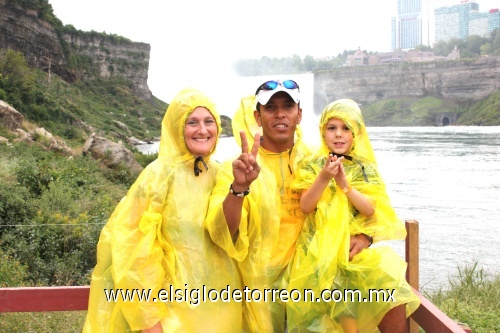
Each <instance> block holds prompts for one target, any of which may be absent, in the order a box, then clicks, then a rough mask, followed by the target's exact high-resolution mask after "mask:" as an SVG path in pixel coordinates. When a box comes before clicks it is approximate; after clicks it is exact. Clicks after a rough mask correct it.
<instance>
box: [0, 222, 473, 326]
mask: <svg viewBox="0 0 500 333" xmlns="http://www.w3.org/2000/svg"><path fill="white" fill-rule="evenodd" d="M405 224H406V230H407V237H406V250H405V252H406V253H405V255H406V261H407V262H408V270H407V273H406V274H407V275H406V278H407V280H408V282H409V283H410V285H411V286H412V287H413V288H414V291H415V293H416V294H417V296H418V297H419V298H420V301H421V304H420V307H419V308H418V309H417V310H416V311H415V312H414V313H413V314H412V315H411V317H410V318H411V319H409V323H408V325H409V331H410V333H414V332H418V327H419V326H420V327H421V328H422V329H424V330H425V332H430V333H434V332H439V333H464V332H466V333H471V330H470V329H468V328H464V327H463V325H459V324H458V323H456V322H454V321H453V320H451V319H450V318H449V317H448V316H447V315H446V314H444V313H443V312H442V311H441V310H439V309H438V308H437V307H436V306H435V305H434V304H432V303H431V302H430V301H429V300H428V299H427V298H425V297H424V296H423V295H422V294H420V293H419V292H418V291H417V290H418V261H419V258H418V237H419V235H418V222H417V221H414V220H407V221H406V223H405ZM89 291H90V287H88V286H82V287H34V288H0V312H43V311H81V310H87V308H88V298H89Z"/></svg>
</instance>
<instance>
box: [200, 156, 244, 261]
mask: <svg viewBox="0 0 500 333" xmlns="http://www.w3.org/2000/svg"><path fill="white" fill-rule="evenodd" d="M232 170H233V169H232V162H231V161H227V162H225V163H224V164H223V165H222V166H221V167H220V168H219V170H218V172H217V182H216V185H215V187H214V189H213V191H212V194H211V196H210V204H209V208H208V213H207V218H206V219H205V228H206V229H207V231H208V233H209V234H210V237H211V238H212V241H213V242H214V243H215V244H217V245H218V246H219V247H221V248H222V249H223V250H224V251H226V253H227V254H228V255H229V257H231V258H234V259H235V260H237V261H243V260H244V259H245V257H246V256H247V254H248V242H249V240H248V232H247V228H248V222H247V221H248V201H247V198H245V200H244V201H243V208H242V210H241V221H240V226H239V229H238V235H237V237H236V239H235V241H233V238H232V236H231V233H230V232H229V228H228V226H227V221H226V217H225V215H224V210H223V208H222V203H223V202H224V199H225V198H226V196H227V194H228V193H229V186H230V185H231V183H232V182H233V174H232Z"/></svg>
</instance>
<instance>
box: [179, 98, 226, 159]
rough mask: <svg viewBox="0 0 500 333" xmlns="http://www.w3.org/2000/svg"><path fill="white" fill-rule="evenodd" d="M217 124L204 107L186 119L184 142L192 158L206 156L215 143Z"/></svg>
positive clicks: (198, 108)
mask: <svg viewBox="0 0 500 333" xmlns="http://www.w3.org/2000/svg"><path fill="white" fill-rule="evenodd" d="M217 135H218V133H217V123H216V122H215V118H214V116H212V114H211V113H210V112H209V111H208V110H207V109H206V108H204V107H201V106H199V107H197V108H196V109H194V110H193V112H192V113H191V114H190V115H189V117H188V118H187V119H186V125H185V127H184V141H185V142H186V146H187V149H188V150H189V152H190V153H191V154H192V155H193V156H196V157H198V156H203V157H205V156H208V155H209V154H210V152H211V151H212V150H213V149H214V147H215V143H216V141H217Z"/></svg>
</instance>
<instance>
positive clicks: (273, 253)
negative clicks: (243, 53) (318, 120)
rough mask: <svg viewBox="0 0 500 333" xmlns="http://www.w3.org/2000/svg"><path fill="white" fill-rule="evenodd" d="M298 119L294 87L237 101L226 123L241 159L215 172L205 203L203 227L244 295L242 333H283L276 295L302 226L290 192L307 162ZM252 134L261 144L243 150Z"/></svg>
mask: <svg viewBox="0 0 500 333" xmlns="http://www.w3.org/2000/svg"><path fill="white" fill-rule="evenodd" d="M301 119H302V109H301V108H300V95H299V86H298V84H297V83H296V82H295V81H292V80H285V81H277V80H276V81H267V82H265V83H263V84H262V85H261V86H260V87H259V88H258V89H257V91H256V94H255V96H252V97H249V98H245V99H243V100H242V104H241V107H240V109H239V110H238V112H237V114H236V115H235V117H234V119H233V132H234V133H235V137H241V147H242V154H241V155H240V156H239V157H238V158H237V159H236V160H235V161H234V162H232V164H230V163H229V162H226V164H225V165H224V166H223V167H222V168H221V170H220V171H219V173H218V175H217V184H216V186H215V188H214V191H213V193H212V196H211V198H210V207H209V212H208V216H207V219H206V227H207V229H208V231H209V233H210V236H211V238H212V239H213V241H214V242H215V243H217V244H218V245H219V246H220V247H222V248H223V249H224V250H225V251H226V252H227V253H228V254H229V255H230V256H231V257H233V258H234V259H235V260H237V262H238V268H239V271H240V274H241V277H242V282H243V285H244V286H245V289H246V293H245V294H243V297H244V305H243V326H244V327H243V331H245V332H284V331H285V326H286V324H285V304H284V303H282V302H281V301H280V298H279V297H278V295H279V289H280V288H282V286H283V275H284V273H285V271H286V268H287V265H288V264H289V262H290V260H291V259H292V257H293V254H294V250H295V243H296V240H297V237H298V235H299V233H300V230H301V228H302V225H303V223H304V219H305V217H304V214H303V213H302V211H301V210H300V204H299V198H300V193H299V192H295V191H292V190H291V188H290V184H291V182H292V180H293V177H294V170H295V169H296V167H297V164H298V162H300V160H302V158H303V157H304V156H305V155H308V154H309V150H308V149H307V147H306V146H305V144H304V143H303V142H302V140H301V132H300V129H299V127H298V125H299V124H300V121H301ZM255 123H256V125H258V127H257V126H255ZM259 127H260V128H261V129H262V138H260V135H259V134H256V135H255V139H254V141H253V142H250V143H249V142H248V141H251V139H252V137H253V135H254V133H252V131H254V130H256V129H258V128H259ZM240 130H241V131H240ZM247 138H249V140H247ZM249 144H250V145H251V146H252V149H251V150H250V151H249Z"/></svg>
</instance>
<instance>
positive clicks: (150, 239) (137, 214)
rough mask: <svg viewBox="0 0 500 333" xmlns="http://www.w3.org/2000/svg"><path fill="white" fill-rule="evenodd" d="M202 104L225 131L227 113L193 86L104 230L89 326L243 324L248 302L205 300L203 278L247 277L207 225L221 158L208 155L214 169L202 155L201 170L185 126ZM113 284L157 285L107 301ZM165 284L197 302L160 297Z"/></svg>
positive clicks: (225, 327) (229, 280)
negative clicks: (146, 297) (147, 295)
mask: <svg viewBox="0 0 500 333" xmlns="http://www.w3.org/2000/svg"><path fill="white" fill-rule="evenodd" d="M198 106H203V107H205V108H207V109H208V110H209V111H210V112H211V114H212V115H213V116H214V118H215V119H216V122H217V127H218V132H219V133H220V130H221V127H220V118H219V115H218V113H217V110H216V108H215V106H214V105H213V104H212V102H211V101H210V100H209V99H208V98H207V97H206V96H205V95H203V94H202V93H200V92H199V91H197V90H193V89H185V90H183V91H182V92H180V93H179V94H178V95H177V96H176V97H175V98H174V100H173V101H172V103H171V104H170V106H169V107H168V109H167V112H166V114H165V117H164V119H163V122H162V136H161V141H160V151H159V155H158V159H157V160H155V161H154V162H152V163H151V164H150V165H148V166H147V167H146V169H145V170H144V171H143V172H142V173H141V175H140V176H139V177H138V179H137V180H136V182H135V183H134V184H133V186H132V187H131V188H130V190H129V192H128V193H127V195H126V197H124V198H123V199H122V200H121V202H120V203H119V204H118V206H117V207H116V209H115V211H114V212H113V214H112V216H111V217H110V219H109V221H108V223H107V224H106V226H105V227H104V229H103V230H102V232H101V236H100V239H99V243H98V248H97V266H96V267H95V269H94V271H93V274H92V283H91V290H90V299H89V310H88V315H87V320H86V322H85V327H84V332H94V333H95V332H130V331H140V330H143V329H146V328H150V327H152V326H154V325H155V324H156V323H157V322H158V321H161V323H162V327H163V331H164V332H214V333H216V332H217V333H218V332H241V311H242V310H241V303H237V302H222V301H218V302H210V301H208V302H202V301H201V297H202V296H201V290H202V288H203V286H206V289H207V290H209V289H216V290H221V289H226V288H227V287H228V286H230V288H231V290H234V289H240V288H241V285H240V279H239V276H238V273H237V270H236V267H235V265H234V264H233V262H232V261H231V259H230V258H229V257H228V256H227V254H226V253H224V252H223V251H222V250H221V249H220V248H219V247H217V246H216V245H215V244H213V243H212V241H211V240H210V237H209V235H208V233H207V232H206V230H205V229H204V227H203V221H204V218H205V215H206V210H207V207H208V201H209V196H210V193H211V191H212V188H213V186H214V185H215V174H216V168H217V165H216V164H215V163H213V162H211V161H210V160H209V156H208V157H205V162H206V163H207V166H208V169H205V168H204V166H203V165H202V163H199V167H200V168H201V169H202V172H201V173H200V174H199V176H195V174H194V165H195V157H194V156H192V155H191V154H190V152H189V151H188V150H187V147H186V144H185V141H184V128H185V122H186V119H187V117H188V116H189V115H190V114H191V112H192V111H193V110H194V109H195V108H196V107H198ZM212 153H213V151H212ZM197 288H199V289H200V293H199V294H198V296H199V298H198V299H196V298H197V294H196V293H195V292H193V291H195V290H196V289H197ZM105 289H107V290H112V289H114V290H116V289H123V290H124V291H125V290H129V291H131V290H134V289H137V290H139V291H142V290H151V299H150V301H149V302H147V301H138V300H137V297H136V298H135V300H134V301H128V302H125V301H124V300H123V299H121V298H118V301H117V302H107V301H106V298H105V294H104V290H105ZM160 289H165V290H166V291H168V292H170V291H171V290H172V289H173V290H175V289H178V290H181V292H180V293H179V294H178V296H181V295H182V294H183V295H186V294H184V291H187V294H188V295H189V296H191V297H192V298H191V301H192V303H190V302H188V301H180V302H176V301H168V302H160V301H153V300H152V299H153V298H154V297H157V295H158V291H159V290H160ZM169 296H172V295H169ZM177 299H179V298H177ZM195 303H198V304H195Z"/></svg>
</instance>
